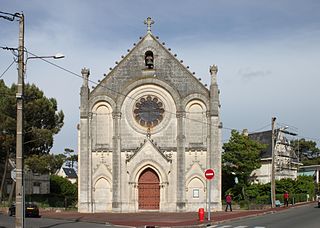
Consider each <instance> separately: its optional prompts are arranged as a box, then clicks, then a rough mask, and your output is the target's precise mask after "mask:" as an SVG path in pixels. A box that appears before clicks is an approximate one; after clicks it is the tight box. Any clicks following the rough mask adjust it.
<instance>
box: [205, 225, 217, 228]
mask: <svg viewBox="0 0 320 228" xmlns="http://www.w3.org/2000/svg"><path fill="white" fill-rule="evenodd" d="M206 227H207V228H214V227H218V225H211V226H206Z"/></svg>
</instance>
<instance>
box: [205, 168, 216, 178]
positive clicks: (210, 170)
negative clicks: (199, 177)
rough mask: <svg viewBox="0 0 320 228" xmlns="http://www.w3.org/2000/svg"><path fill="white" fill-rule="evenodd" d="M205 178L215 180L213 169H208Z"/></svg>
mask: <svg viewBox="0 0 320 228" xmlns="http://www.w3.org/2000/svg"><path fill="white" fill-rule="evenodd" d="M204 176H205V177H206V178H207V179H208V180H211V179H213V177H214V171H213V169H207V170H206V171H205V172H204Z"/></svg>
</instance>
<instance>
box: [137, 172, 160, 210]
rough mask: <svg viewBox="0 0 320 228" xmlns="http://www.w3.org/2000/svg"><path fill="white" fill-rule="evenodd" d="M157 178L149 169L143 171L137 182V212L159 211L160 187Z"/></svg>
mask: <svg viewBox="0 0 320 228" xmlns="http://www.w3.org/2000/svg"><path fill="white" fill-rule="evenodd" d="M159 183H160V181H159V177H158V175H157V174H156V172H155V171H154V170H152V169H150V168H147V169H145V170H144V171H143V172H142V173H141V175H140V177H139V182H138V189H139V210H159V204H160V185H159Z"/></svg>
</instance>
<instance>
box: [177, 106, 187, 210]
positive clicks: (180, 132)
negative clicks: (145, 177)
mask: <svg viewBox="0 0 320 228" xmlns="http://www.w3.org/2000/svg"><path fill="white" fill-rule="evenodd" d="M185 118H186V113H185V112H184V111H177V211H185V210H186V175H185V164H186V158H185V157H186V155H185V141H186V137H185Z"/></svg>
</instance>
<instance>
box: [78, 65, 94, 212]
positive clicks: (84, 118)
mask: <svg viewBox="0 0 320 228" xmlns="http://www.w3.org/2000/svg"><path fill="white" fill-rule="evenodd" d="M81 74H82V77H83V84H82V86H81V90H80V125H79V131H80V133H79V140H80V142H79V147H80V150H79V173H78V189H79V191H78V201H79V205H78V206H79V207H78V211H79V212H90V211H91V210H90V205H91V201H90V197H89V192H90V191H91V190H90V189H89V183H90V180H89V172H90V170H89V169H90V165H89V164H90V161H89V154H90V153H91V151H90V143H89V142H90V139H89V93H90V91H89V87H88V78H89V75H90V70H89V69H87V68H83V69H82V71H81Z"/></svg>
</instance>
